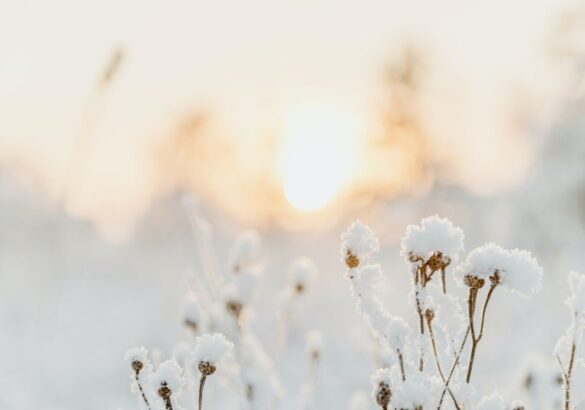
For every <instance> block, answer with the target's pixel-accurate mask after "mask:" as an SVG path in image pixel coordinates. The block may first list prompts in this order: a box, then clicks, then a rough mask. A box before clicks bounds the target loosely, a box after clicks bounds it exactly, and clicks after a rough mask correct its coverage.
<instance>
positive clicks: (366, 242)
mask: <svg viewBox="0 0 585 410" xmlns="http://www.w3.org/2000/svg"><path fill="white" fill-rule="evenodd" d="M379 249H380V245H379V243H378V238H376V236H375V235H374V232H372V230H371V229H370V228H369V227H368V226H367V225H364V224H363V223H362V222H361V221H360V220H356V221H354V222H353V223H352V224H351V226H350V227H349V229H348V230H347V231H346V232H344V233H343V234H342V235H341V261H342V262H344V263H345V264H346V265H347V266H348V267H350V268H352V269H353V268H357V267H358V266H359V265H360V264H361V263H363V262H365V261H366V260H367V259H368V257H369V256H370V255H371V254H372V253H374V252H377V251H378V250H379Z"/></svg>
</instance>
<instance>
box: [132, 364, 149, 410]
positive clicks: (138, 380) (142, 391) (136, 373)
mask: <svg viewBox="0 0 585 410" xmlns="http://www.w3.org/2000/svg"><path fill="white" fill-rule="evenodd" d="M138 373H139V372H138V371H136V372H135V374H134V377H135V379H136V384H137V385H138V390H140V395H141V396H142V400H144V403H145V404H146V407H147V408H148V410H150V403H149V402H148V399H147V398H146V394H145V393H144V389H143V388H142V383H140V378H139V377H138Z"/></svg>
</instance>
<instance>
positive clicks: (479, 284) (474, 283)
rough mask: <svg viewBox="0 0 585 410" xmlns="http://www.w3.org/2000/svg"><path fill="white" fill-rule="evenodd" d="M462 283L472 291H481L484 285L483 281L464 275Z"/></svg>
mask: <svg viewBox="0 0 585 410" xmlns="http://www.w3.org/2000/svg"><path fill="white" fill-rule="evenodd" d="M463 283H465V285H466V286H468V287H470V288H472V289H481V288H483V285H484V284H485V280H484V279H481V278H479V277H477V276H474V275H465V277H464V278H463Z"/></svg>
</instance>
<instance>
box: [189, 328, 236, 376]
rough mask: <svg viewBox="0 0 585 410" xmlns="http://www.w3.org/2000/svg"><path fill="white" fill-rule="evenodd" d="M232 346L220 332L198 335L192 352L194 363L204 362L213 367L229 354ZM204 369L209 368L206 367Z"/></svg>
mask: <svg viewBox="0 0 585 410" xmlns="http://www.w3.org/2000/svg"><path fill="white" fill-rule="evenodd" d="M233 347H234V345H233V344H232V343H231V342H229V341H228V340H227V339H226V338H225V336H224V335H223V334H221V333H214V334H212V335H210V334H206V335H203V336H200V337H198V338H197V340H196V341H195V351H194V353H193V355H194V359H195V363H197V366H199V364H201V363H205V364H206V365H205V366H208V365H209V366H214V367H215V366H217V365H218V364H220V363H221V362H222V361H223V360H225V359H226V358H227V357H228V356H229V354H230V353H231V351H232V349H233ZM206 369H209V368H207V367H206ZM199 370H201V368H199ZM214 371H215V370H214Z"/></svg>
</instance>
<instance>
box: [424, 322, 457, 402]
mask: <svg viewBox="0 0 585 410" xmlns="http://www.w3.org/2000/svg"><path fill="white" fill-rule="evenodd" d="M427 326H428V327H429V335H430V337H431V344H432V346H433V354H434V356H435V363H437V370H438V371H439V375H440V376H441V380H443V383H445V384H446V383H447V381H446V379H445V374H444V373H443V370H442V369H441V363H440V362H439V353H438V352H437V343H436V341H435V334H434V333H433V325H432V320H431V319H428V318H427ZM447 390H448V391H449V395H450V396H451V399H453V404H454V405H455V408H456V409H457V410H461V407H459V403H457V399H456V398H455V395H454V394H453V392H452V391H451V389H450V388H449V387H448V386H447Z"/></svg>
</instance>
